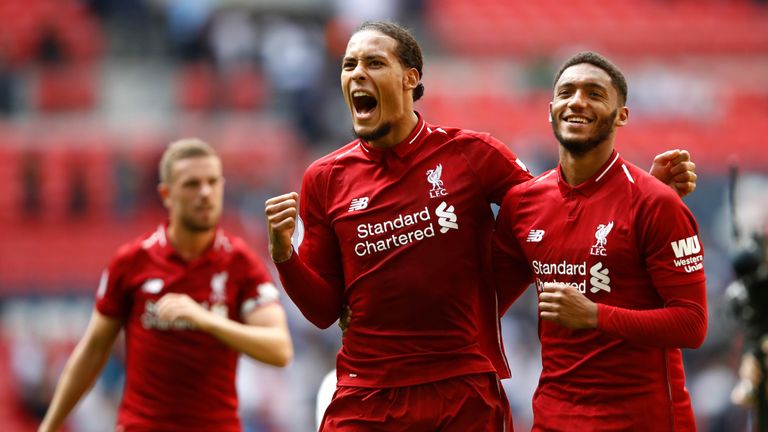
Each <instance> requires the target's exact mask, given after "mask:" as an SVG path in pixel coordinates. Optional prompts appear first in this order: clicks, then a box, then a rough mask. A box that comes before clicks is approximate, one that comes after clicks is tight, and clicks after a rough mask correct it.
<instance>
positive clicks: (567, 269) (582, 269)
mask: <svg viewBox="0 0 768 432" xmlns="http://www.w3.org/2000/svg"><path fill="white" fill-rule="evenodd" d="M531 266H532V267H533V271H534V273H536V274H537V275H546V276H558V275H563V276H586V275H587V263H586V262H582V263H580V264H571V263H569V262H566V261H565V260H563V261H560V262H559V263H544V262H541V261H539V260H533V261H532V262H531ZM544 282H545V281H543V280H541V279H540V278H536V288H537V289H538V290H539V291H542V290H543V287H544ZM546 282H554V283H564V284H566V285H569V286H572V287H574V288H576V289H577V290H579V291H580V292H582V293H584V292H586V291H587V286H586V279H581V282H575V281H561V280H558V279H557V278H555V277H547V278H546Z"/></svg>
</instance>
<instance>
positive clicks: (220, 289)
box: [211, 270, 229, 304]
mask: <svg viewBox="0 0 768 432" xmlns="http://www.w3.org/2000/svg"><path fill="white" fill-rule="evenodd" d="M227 278H229V273H227V271H226V270H225V271H223V272H221V273H214V275H213V276H211V303H213V304H216V303H226V301H227Z"/></svg>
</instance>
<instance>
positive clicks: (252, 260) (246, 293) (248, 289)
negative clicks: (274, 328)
mask: <svg viewBox="0 0 768 432" xmlns="http://www.w3.org/2000/svg"><path fill="white" fill-rule="evenodd" d="M242 258H243V259H242V265H243V266H244V268H243V269H242V274H243V275H244V277H243V280H242V282H241V286H240V291H239V297H240V303H239V304H240V317H241V318H245V317H246V316H247V315H248V314H249V313H251V312H253V311H254V310H255V309H257V308H259V307H261V306H264V305H268V304H272V303H275V302H279V301H280V292H279V291H278V289H277V287H275V284H274V282H273V281H272V277H271V276H270V274H269V271H267V267H266V266H265V265H264V263H263V262H262V261H261V260H260V259H259V258H257V257H256V256H255V255H254V254H253V252H251V251H250V250H249V249H243V250H242Z"/></svg>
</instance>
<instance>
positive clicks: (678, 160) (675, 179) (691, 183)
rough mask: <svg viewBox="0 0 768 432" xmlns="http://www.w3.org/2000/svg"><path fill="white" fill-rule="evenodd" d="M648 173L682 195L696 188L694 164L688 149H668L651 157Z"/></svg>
mask: <svg viewBox="0 0 768 432" xmlns="http://www.w3.org/2000/svg"><path fill="white" fill-rule="evenodd" d="M650 174H651V175H652V176H654V177H656V178H657V179H659V180H660V181H661V182H662V183H664V184H666V185H669V186H670V187H671V188H672V189H674V190H675V192H677V194H678V195H680V196H681V197H684V196H686V195H688V194H689V193H691V192H693V191H694V190H696V178H697V177H698V176H697V175H696V164H695V163H693V162H692V161H691V154H690V153H688V150H668V151H665V152H664V153H661V154H659V155H656V157H655V158H653V166H652V167H651V171H650Z"/></svg>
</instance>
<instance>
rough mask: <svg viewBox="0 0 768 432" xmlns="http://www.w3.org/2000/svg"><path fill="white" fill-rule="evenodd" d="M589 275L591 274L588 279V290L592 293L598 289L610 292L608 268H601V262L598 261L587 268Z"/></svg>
mask: <svg viewBox="0 0 768 432" xmlns="http://www.w3.org/2000/svg"><path fill="white" fill-rule="evenodd" d="M589 275H590V276H592V277H591V278H590V279H589V283H590V285H592V288H590V289H589V290H590V291H592V292H593V293H596V292H598V291H600V290H603V291H605V292H611V286H610V285H609V284H610V283H611V278H610V277H608V269H607V268H603V263H601V262H599V263H597V264H595V265H593V266H592V267H591V268H590V269H589Z"/></svg>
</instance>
